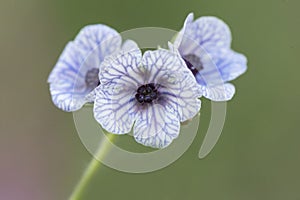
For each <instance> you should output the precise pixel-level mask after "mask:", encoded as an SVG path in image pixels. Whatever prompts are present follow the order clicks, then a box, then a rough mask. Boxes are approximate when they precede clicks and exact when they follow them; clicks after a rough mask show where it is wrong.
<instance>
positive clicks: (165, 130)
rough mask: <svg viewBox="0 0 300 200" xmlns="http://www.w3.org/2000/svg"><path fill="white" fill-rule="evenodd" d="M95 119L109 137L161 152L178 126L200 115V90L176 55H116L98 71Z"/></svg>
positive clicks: (135, 52)
mask: <svg viewBox="0 0 300 200" xmlns="http://www.w3.org/2000/svg"><path fill="white" fill-rule="evenodd" d="M99 76H100V80H101V85H100V86H99V87H97V88H96V90H95V91H96V99H95V104H94V116H95V119H96V120H97V121H98V122H99V123H100V124H101V126H102V127H103V128H104V129H106V130H107V131H109V132H111V133H114V134H126V133H129V132H130V131H131V129H132V127H133V134H134V138H135V140H136V141H137V142H139V143H141V144H143V145H146V146H150V147H155V148H164V147H166V146H168V145H169V144H170V143H171V142H172V141H173V139H175V138H176V137H177V136H178V134H179V130H180V122H183V121H186V120H188V119H191V118H193V117H194V116H195V115H196V114H197V113H198V112H199V110H200V107H201V102H200V100H199V99H198V98H200V97H201V93H200V87H199V85H198V84H197V82H196V80H195V78H194V77H193V74H192V73H191V71H190V70H188V69H187V68H186V67H185V63H184V61H183V60H182V59H181V57H180V55H179V54H175V53H174V52H171V51H168V50H164V49H159V50H155V51H147V52H145V53H144V55H143V56H142V54H141V52H140V50H138V49H136V50H134V51H128V52H121V53H119V54H117V55H115V56H111V57H108V58H106V59H105V61H104V62H103V63H102V64H101V66H100V74H99Z"/></svg>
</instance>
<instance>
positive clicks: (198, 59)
mask: <svg viewBox="0 0 300 200" xmlns="http://www.w3.org/2000/svg"><path fill="white" fill-rule="evenodd" d="M230 46H231V33H230V29H229V27H228V26H227V25H226V24H225V23H224V22H223V21H222V20H220V19H218V18H216V17H201V18H198V19H196V20H195V21H194V15H193V13H191V14H189V15H188V16H187V18H186V20H185V22H184V26H183V28H182V30H181V31H180V32H179V34H178V36H177V37H176V39H175V42H174V45H170V48H171V49H173V50H175V51H177V50H178V51H179V53H180V55H181V56H182V58H183V59H184V61H185V62H186V66H187V67H188V68H189V69H190V70H191V71H192V72H193V74H194V76H195V78H196V80H197V82H198V84H199V85H200V86H201V88H202V94H203V96H204V97H206V98H208V99H211V100H213V101H227V100H230V99H231V98H232V97H233V95H234V93H235V87H234V86H233V85H232V84H230V83H227V82H228V81H231V80H233V79H235V78H237V77H238V76H240V75H241V74H243V73H244V72H245V71H246V69H247V59H246V57H245V56H244V55H242V54H239V53H236V52H234V51H233V50H231V47H230Z"/></svg>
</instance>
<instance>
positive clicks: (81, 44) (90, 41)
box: [48, 24, 136, 112]
mask: <svg viewBox="0 0 300 200" xmlns="http://www.w3.org/2000/svg"><path fill="white" fill-rule="evenodd" d="M121 43H122V39H121V36H120V35H119V34H118V32H117V31H115V30H114V29H112V28H110V27H108V26H106V25H102V24H98V25H89V26H86V27H84V28H83V29H82V30H81V31H80V32H79V34H78V35H77V36H76V38H75V40H74V41H71V42H69V43H68V44H67V46H66V47H65V49H64V50H63V52H62V54H61V56H60V57H59V59H58V62H57V63H56V65H55V67H54V69H53V70H52V72H51V74H50V76H49V78H48V83H49V84H50V93H51V96H52V101H53V103H54V104H55V105H56V106H57V107H58V108H60V109H62V110H63V111H67V112H71V111H75V110H78V109H80V108H81V107H82V106H83V105H84V104H85V103H87V102H93V101H94V97H95V95H94V92H93V90H94V89H95V88H96V87H97V86H98V85H99V84H100V80H99V76H98V74H99V66H100V64H101V62H102V61H103V60H104V58H105V57H106V56H108V55H111V54H113V53H116V52H118V51H119V50H120V49H121ZM132 46H133V47H135V46H136V45H135V43H134V42H133V41H127V42H125V43H124V44H123V47H122V48H124V49H130V48H131V47H132Z"/></svg>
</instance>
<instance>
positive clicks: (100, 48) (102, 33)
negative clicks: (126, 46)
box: [74, 24, 122, 61]
mask: <svg viewBox="0 0 300 200" xmlns="http://www.w3.org/2000/svg"><path fill="white" fill-rule="evenodd" d="M74 42H75V43H76V44H77V45H78V46H79V47H80V48H81V49H83V50H86V51H89V52H90V51H93V50H95V49H97V53H98V55H97V56H98V59H99V60H100V61H103V60H104V58H105V56H107V55H111V54H112V53H115V52H116V51H117V50H119V49H120V47H121V43H122V39H121V36H120V35H119V33H118V32H117V31H116V30H114V29H112V28H110V27H108V26H106V25H103V24H97V25H88V26H86V27H84V28H83V29H81V31H80V32H79V34H78V35H77V36H76V38H75V40H74Z"/></svg>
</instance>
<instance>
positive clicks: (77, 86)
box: [48, 42, 92, 112]
mask: <svg viewBox="0 0 300 200" xmlns="http://www.w3.org/2000/svg"><path fill="white" fill-rule="evenodd" d="M84 60H85V51H82V50H81V49H80V48H79V47H78V46H77V45H76V44H75V43H74V42H70V43H68V45H67V46H66V48H65V49H64V51H63V53H62V55H61V56H60V58H59V60H58V62H57V64H56V66H55V67H54V69H53V71H52V72H51V74H50V76H49V78H48V82H49V83H50V93H51V96H52V100H53V103H54V104H55V105H56V106H57V107H58V108H60V109H62V110H64V111H67V112H71V111H75V110H78V109H79V108H81V107H82V106H83V104H84V103H86V102H88V100H87V99H85V95H87V94H88V93H90V92H91V91H92V89H91V88H88V87H87V86H86V83H85V73H83V72H82V70H81V65H82V64H83V63H84Z"/></svg>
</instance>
